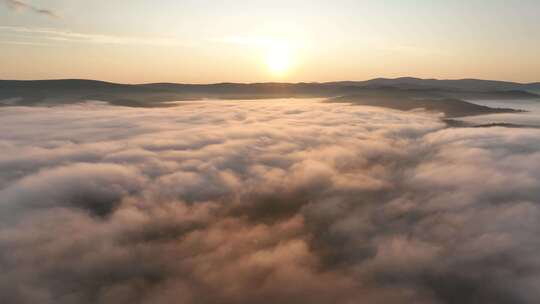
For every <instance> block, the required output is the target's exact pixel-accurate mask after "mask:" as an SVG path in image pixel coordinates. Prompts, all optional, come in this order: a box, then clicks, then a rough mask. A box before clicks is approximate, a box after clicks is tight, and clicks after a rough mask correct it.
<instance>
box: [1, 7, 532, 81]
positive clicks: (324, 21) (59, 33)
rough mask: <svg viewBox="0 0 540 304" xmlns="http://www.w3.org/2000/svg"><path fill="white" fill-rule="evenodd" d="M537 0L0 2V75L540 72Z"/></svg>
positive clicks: (299, 77)
mask: <svg viewBox="0 0 540 304" xmlns="http://www.w3.org/2000/svg"><path fill="white" fill-rule="evenodd" d="M539 11H540V1H538V0H506V1H503V0H468V1H464V0H456V1H443V0H377V1H375V0H356V1H352V0H336V1H321V0H309V1H308V0H288V1H281V0H276V1H259V0H251V1H243V0H237V1H232V0H231V1H209V0H183V1H173V0H162V1H159V2H158V1H150V0H129V1H128V0H117V1H105V0H94V1H81V0H50V1H38V0H0V79H58V78H86V79H100V80H106V81H114V82H122V83H146V82H187V83H211V82H259V81H288V82H299V81H307V82H309V81H318V82H322V81H337V80H364V79H369V78H375V77H401V76H414V77H422V78H452V79H455V78H482V79H499V80H511V81H518V82H535V81H540V60H539V59H538V53H539V52H540V39H538V38H539V37H538V35H539V33H538V29H539V28H540V18H539Z"/></svg>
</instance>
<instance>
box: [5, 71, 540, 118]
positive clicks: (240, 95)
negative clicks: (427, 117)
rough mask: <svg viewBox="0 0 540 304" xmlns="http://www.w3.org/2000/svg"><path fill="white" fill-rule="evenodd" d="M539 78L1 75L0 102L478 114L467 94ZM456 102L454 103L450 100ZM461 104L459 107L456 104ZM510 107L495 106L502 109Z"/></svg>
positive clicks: (508, 93)
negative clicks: (218, 79) (301, 103)
mask: <svg viewBox="0 0 540 304" xmlns="http://www.w3.org/2000/svg"><path fill="white" fill-rule="evenodd" d="M534 92H540V83H531V84H521V83H513V82H504V81H490V80H477V79H461V80H436V79H419V78H411V77H404V78H396V79H385V78H377V79H372V80H367V81H338V82H326V83H316V82H312V83H273V82H272V83H248V84H244V83H215V84H178V83H150V84H118V83H110V82H103V81H94V80H81V79H62V80H35V81H32V80H29V81H21V80H0V105H23V106H32V105H55V104H66V103H73V102H80V101H84V100H100V101H105V102H108V103H110V104H113V105H120V106H133V107H162V106H170V103H168V102H170V101H180V100H198V99H261V98H292V97H296V98H309V97H323V98H329V99H330V100H332V101H334V102H336V101H348V102H354V103H357V104H360V103H362V104H370V105H378V106H385V107H393V108H396V109H404V110H406V109H410V108H411V107H412V108H417V107H423V108H426V109H429V110H434V111H436V110H439V111H442V112H445V113H447V115H451V116H456V115H458V114H464V113H469V112H470V111H473V112H474V113H475V114H478V113H481V112H482V111H487V110H486V109H490V108H489V107H482V109H483V110H480V109H481V106H475V105H472V106H470V105H471V104H470V103H467V102H466V101H464V100H468V99H469V100H475V99H478V100H481V99H482V100H489V99H498V100H512V99H538V100H540V95H537V94H535V93H534ZM450 105H453V106H450ZM458 108H459V109H461V110H457V109H458ZM502 110H508V109H493V111H499V112H500V111H502Z"/></svg>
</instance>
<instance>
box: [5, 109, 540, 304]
mask: <svg viewBox="0 0 540 304" xmlns="http://www.w3.org/2000/svg"><path fill="white" fill-rule="evenodd" d="M0 120H1V121H2V122H3V123H2V124H1V125H0V132H1V133H0V134H2V135H1V136H0V148H1V150H2V151H3V153H2V154H1V155H0V219H1V220H0V269H2V274H3V275H2V276H1V277H0V294H2V296H3V299H4V300H5V301H6V303H203V304H204V303H300V302H305V303H358V302H359V301H360V302H362V303H390V304H392V303H395V304H401V303H465V304H466V303H495V304H497V303H534V302H535V301H536V299H538V298H540V292H539V290H540V289H539V288H538V286H539V284H540V270H539V269H540V268H539V266H540V257H538V251H539V250H540V243H539V242H537V241H535V240H536V239H537V237H536V236H537V235H538V233H539V232H540V222H539V221H538V218H539V216H540V208H539V205H538V203H539V201H538V197H540V187H539V185H540V168H539V166H538V165H537V164H540V132H539V131H538V130H533V129H505V128H489V129H484V128H477V129H458V128H454V129H448V128H445V125H444V124H443V123H441V122H440V120H439V119H438V117H435V116H430V115H427V114H424V113H405V112H398V111H391V110H383V109H376V108H369V107H355V106H348V105H344V104H321V103H316V102H313V101H283V102H277V101H274V102H265V101H258V102H225V101H219V102H194V103H188V104H184V105H182V106H179V107H176V108H166V109H133V108H122V107H111V106H107V105H101V104H90V105H76V106H66V107H53V108H23V107H13V108H3V109H2V110H1V111H0Z"/></svg>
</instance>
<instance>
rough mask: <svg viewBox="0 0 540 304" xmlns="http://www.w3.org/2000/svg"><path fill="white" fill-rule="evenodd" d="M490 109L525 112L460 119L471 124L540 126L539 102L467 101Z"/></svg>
mask: <svg viewBox="0 0 540 304" xmlns="http://www.w3.org/2000/svg"><path fill="white" fill-rule="evenodd" d="M467 101H468V102H472V103H475V104H479V105H483V106H488V107H492V108H510V109H516V110H525V111H527V112H525V113H500V114H488V115H478V116H469V117H464V118H460V119H459V120H462V121H466V122H470V123H473V124H477V125H478V124H492V123H506V124H515V125H528V126H540V100H467Z"/></svg>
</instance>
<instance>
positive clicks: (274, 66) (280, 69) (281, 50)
mask: <svg viewBox="0 0 540 304" xmlns="http://www.w3.org/2000/svg"><path fill="white" fill-rule="evenodd" d="M291 63H292V55H291V51H290V49H289V48H288V47H286V46H284V45H275V46H272V47H270V48H269V49H268V51H267V54H266V65H267V67H268V70H269V71H270V73H272V74H273V75H275V76H283V75H285V74H286V73H287V72H288V71H289V69H290V67H291Z"/></svg>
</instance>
